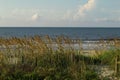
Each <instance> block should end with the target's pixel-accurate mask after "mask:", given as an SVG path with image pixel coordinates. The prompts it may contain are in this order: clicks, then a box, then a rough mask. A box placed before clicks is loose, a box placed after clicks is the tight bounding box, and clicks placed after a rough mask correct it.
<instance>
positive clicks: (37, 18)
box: [32, 13, 40, 21]
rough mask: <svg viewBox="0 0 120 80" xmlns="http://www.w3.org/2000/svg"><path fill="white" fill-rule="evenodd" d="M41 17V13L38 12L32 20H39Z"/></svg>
mask: <svg viewBox="0 0 120 80" xmlns="http://www.w3.org/2000/svg"><path fill="white" fill-rule="evenodd" d="M39 19H40V15H39V14H38V13H35V14H33V15H32V20H33V21H36V20H39Z"/></svg>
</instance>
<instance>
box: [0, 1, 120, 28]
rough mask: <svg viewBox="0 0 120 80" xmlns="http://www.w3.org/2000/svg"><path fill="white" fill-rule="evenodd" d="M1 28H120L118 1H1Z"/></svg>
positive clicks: (119, 6)
mask: <svg viewBox="0 0 120 80" xmlns="http://www.w3.org/2000/svg"><path fill="white" fill-rule="evenodd" d="M0 26H1V27H3V26H7V27H9V26H15V27H16V26H21V27H22V26H23V27H24V26H25V27H27V26H28V27H29V26H39V27H120V0H0Z"/></svg>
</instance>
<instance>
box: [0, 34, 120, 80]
mask: <svg viewBox="0 0 120 80" xmlns="http://www.w3.org/2000/svg"><path fill="white" fill-rule="evenodd" d="M53 44H54V45H53ZM64 44H67V45H69V47H68V48H65V47H64ZM71 44H73V42H72V40H71V39H70V38H69V37H65V36H58V37H55V38H51V37H49V36H48V35H47V36H42V37H41V36H34V37H24V38H17V37H10V38H0V80H111V79H109V78H106V77H100V75H99V74H98V73H97V71H96V70H95V69H94V68H92V67H93V65H108V66H110V65H111V68H113V69H114V68H115V67H116V66H114V65H115V60H116V56H120V54H119V52H120V50H119V48H118V47H119V45H118V43H117V45H118V46H117V48H115V49H110V50H106V49H105V50H104V51H103V50H102V51H101V53H100V54H99V53H98V52H97V51H96V55H95V56H92V57H91V56H85V55H84V54H82V51H83V49H81V44H82V43H81V41H80V40H78V41H77V44H79V50H76V49H74V48H73V46H71ZM55 45H57V46H56V47H53V46H55ZM114 46H115V47H116V45H114ZM117 70H118V69H117ZM118 73H119V71H118V72H117V74H118Z"/></svg>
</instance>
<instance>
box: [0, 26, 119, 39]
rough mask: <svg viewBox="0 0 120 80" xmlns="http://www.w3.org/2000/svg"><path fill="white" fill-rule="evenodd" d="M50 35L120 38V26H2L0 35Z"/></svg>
mask: <svg viewBox="0 0 120 80" xmlns="http://www.w3.org/2000/svg"><path fill="white" fill-rule="evenodd" d="M34 35H40V36H44V35H49V36H51V37H54V36H60V35H65V36H68V37H70V38H80V39H108V38H120V28H114V27H113V28H100V27H99V28H97V27H93V28H89V27H87V28H86V27H0V37H11V36H16V37H24V36H34Z"/></svg>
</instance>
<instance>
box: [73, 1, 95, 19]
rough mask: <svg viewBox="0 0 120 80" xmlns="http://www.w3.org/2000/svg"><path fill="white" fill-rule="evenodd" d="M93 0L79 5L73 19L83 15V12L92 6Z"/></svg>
mask: <svg viewBox="0 0 120 80" xmlns="http://www.w3.org/2000/svg"><path fill="white" fill-rule="evenodd" d="M94 5H95V0H88V2H87V3H86V4H84V5H83V6H80V8H79V9H78V11H77V13H76V14H75V15H74V19H79V18H80V17H83V16H85V14H86V13H85V12H86V11H89V10H91V9H93V8H94Z"/></svg>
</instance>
